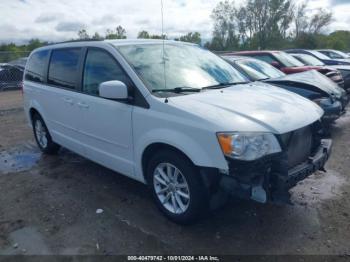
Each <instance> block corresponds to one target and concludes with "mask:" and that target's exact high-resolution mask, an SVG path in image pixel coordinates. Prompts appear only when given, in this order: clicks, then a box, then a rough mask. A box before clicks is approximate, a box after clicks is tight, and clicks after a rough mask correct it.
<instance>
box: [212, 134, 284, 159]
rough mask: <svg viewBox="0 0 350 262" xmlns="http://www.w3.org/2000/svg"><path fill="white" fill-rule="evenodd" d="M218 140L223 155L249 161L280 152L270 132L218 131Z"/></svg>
mask: <svg viewBox="0 0 350 262" xmlns="http://www.w3.org/2000/svg"><path fill="white" fill-rule="evenodd" d="M217 136H218V140H219V144H220V146H221V149H222V152H223V153H224V155H225V156H228V157H231V158H234V159H239V160H245V161H251V160H256V159H258V158H261V157H263V156H266V155H270V154H273V153H278V152H281V147H280V144H279V143H278V141H277V139H276V137H275V136H274V135H273V134H271V133H241V132H232V133H218V134H217Z"/></svg>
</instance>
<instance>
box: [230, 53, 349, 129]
mask: <svg viewBox="0 0 350 262" xmlns="http://www.w3.org/2000/svg"><path fill="white" fill-rule="evenodd" d="M223 58H225V59H226V60H227V61H229V62H230V64H232V65H233V66H234V67H235V68H236V69H237V70H239V71H240V72H241V73H243V74H245V75H246V76H247V77H248V78H249V79H250V80H251V81H262V82H265V83H268V84H271V85H275V86H278V87H281V88H283V89H286V90H288V91H291V92H294V93H297V94H298V95H301V96H303V97H305V98H308V99H310V100H312V101H314V102H315V103H317V104H318V105H319V106H320V107H321V108H322V109H323V110H324V112H325V114H324V115H323V118H322V122H323V123H324V124H325V125H329V124H331V123H333V122H334V121H335V120H336V119H338V118H339V117H340V115H341V114H342V111H343V110H345V105H346V102H347V96H346V93H345V92H344V91H343V90H341V89H340V88H338V87H337V86H336V85H335V84H334V83H333V82H332V81H330V80H329V79H328V78H327V77H325V76H323V75H322V74H320V73H318V72H317V71H314V70H312V71H307V72H303V73H297V74H292V75H285V74H284V73H283V72H281V71H279V70H278V69H276V68H274V67H273V66H271V65H270V64H268V63H265V62H263V61H260V60H258V59H254V58H249V57H238V56H223ZM328 81H329V82H331V84H333V85H335V88H334V86H332V85H331V86H329V85H327V83H328ZM324 83H325V84H324ZM339 89H340V90H339ZM340 91H343V92H340ZM343 99H344V100H345V99H346V101H344V106H343V105H342V103H341V102H342V101H343Z"/></svg>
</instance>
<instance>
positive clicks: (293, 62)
mask: <svg viewBox="0 0 350 262" xmlns="http://www.w3.org/2000/svg"><path fill="white" fill-rule="evenodd" d="M273 54H274V56H275V57H276V58H277V59H278V60H279V61H280V62H281V63H282V64H284V66H286V67H296V66H304V64H303V63H302V62H300V61H298V60H297V59H295V58H294V57H292V56H291V55H290V54H287V53H284V52H275V53H273Z"/></svg>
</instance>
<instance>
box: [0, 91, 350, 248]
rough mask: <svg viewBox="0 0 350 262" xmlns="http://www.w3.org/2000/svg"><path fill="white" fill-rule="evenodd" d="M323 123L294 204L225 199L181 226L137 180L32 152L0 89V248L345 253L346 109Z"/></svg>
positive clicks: (349, 206) (348, 234)
mask: <svg viewBox="0 0 350 262" xmlns="http://www.w3.org/2000/svg"><path fill="white" fill-rule="evenodd" d="M332 131H333V139H334V150H333V155H332V158H331V159H330V161H329V162H328V164H327V171H328V172H327V173H322V172H320V173H317V174H315V175H313V176H311V177H310V178H309V179H307V180H305V181H304V182H302V183H301V184H300V185H298V186H297V187H296V188H295V189H293V202H294V205H285V206H273V205H261V204H257V203H253V202H249V201H240V200H232V201H231V202H230V203H229V204H228V205H227V206H226V207H225V208H224V209H222V210H220V211H217V212H216V213H215V214H212V215H211V216H210V217H209V218H207V219H205V220H203V221H201V222H200V223H198V224H196V225H193V226H187V227H182V226H178V225H175V224H173V223H171V222H169V221H168V220H167V219H165V218H164V217H163V216H162V215H161V214H160V213H159V212H158V210H157V209H156V207H155V205H153V202H152V200H151V198H150V197H149V195H148V192H147V190H146V188H145V186H143V185H142V184H140V183H138V182H135V181H132V180H130V179H128V178H125V177H123V176H121V175H118V174H116V173H114V172H112V171H110V170H107V169H105V168H103V167H101V166H99V165H97V164H94V163H93V162H91V161H88V160H86V159H83V158H81V157H79V156H77V155H75V154H73V153H71V152H69V151H67V150H61V152H60V153H59V155H58V156H43V155H41V154H40V152H39V151H38V149H37V147H36V146H35V144H34V142H33V136H32V132H31V130H30V128H29V127H28V126H27V124H26V122H25V118H24V113H23V110H22V109H21V94H20V92H13V91H12V92H3V93H0V254H135V253H137V254H162V253H172V254H174V253H181V254H183V253H192V254H298V255H300V254H340V255H349V254H350V244H349V243H350V217H349V216H350V179H349V170H350V161H349V160H350V151H349V147H350V114H347V115H344V116H343V117H342V118H341V119H340V120H338V121H337V123H336V125H335V126H334V127H333V130H332ZM97 209H102V210H103V212H102V213H100V214H97V213H96V210H97Z"/></svg>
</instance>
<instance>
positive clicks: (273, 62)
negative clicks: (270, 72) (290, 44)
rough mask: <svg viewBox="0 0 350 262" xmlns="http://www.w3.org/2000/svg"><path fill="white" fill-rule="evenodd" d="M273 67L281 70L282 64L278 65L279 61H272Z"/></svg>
mask: <svg viewBox="0 0 350 262" xmlns="http://www.w3.org/2000/svg"><path fill="white" fill-rule="evenodd" d="M271 65H272V66H274V67H276V68H277V69H281V68H282V66H281V64H280V63H278V62H277V61H272V62H271Z"/></svg>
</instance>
